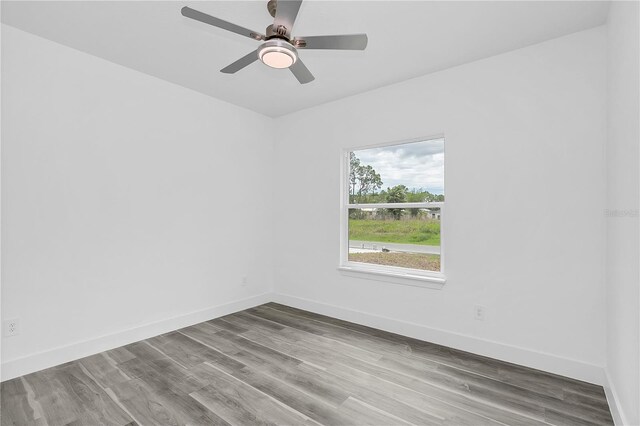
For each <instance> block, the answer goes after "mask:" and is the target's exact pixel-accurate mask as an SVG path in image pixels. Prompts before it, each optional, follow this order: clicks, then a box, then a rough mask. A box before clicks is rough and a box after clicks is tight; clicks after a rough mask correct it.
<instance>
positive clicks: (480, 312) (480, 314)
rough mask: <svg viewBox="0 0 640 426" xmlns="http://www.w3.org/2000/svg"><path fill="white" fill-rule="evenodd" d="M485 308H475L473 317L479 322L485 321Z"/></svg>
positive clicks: (477, 306) (478, 306)
mask: <svg viewBox="0 0 640 426" xmlns="http://www.w3.org/2000/svg"><path fill="white" fill-rule="evenodd" d="M484 310H485V308H484V306H480V305H476V306H474V307H473V315H474V317H475V319H477V320H478V321H484Z"/></svg>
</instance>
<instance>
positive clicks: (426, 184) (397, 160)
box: [354, 139, 444, 194]
mask: <svg viewBox="0 0 640 426" xmlns="http://www.w3.org/2000/svg"><path fill="white" fill-rule="evenodd" d="M354 153H355V154H356V156H357V157H358V158H359V159H360V163H361V164H363V165H370V166H371V167H373V168H374V169H375V170H376V172H378V173H379V174H380V177H381V179H382V182H383V184H384V186H383V188H384V189H386V188H387V187H393V186H396V185H405V186H406V187H408V188H409V189H420V188H422V189H426V190H427V191H429V192H431V193H434V194H444V139H434V140H429V141H422V142H414V143H408V144H403V145H394V146H387V147H381V148H369V149H362V150H356V151H354Z"/></svg>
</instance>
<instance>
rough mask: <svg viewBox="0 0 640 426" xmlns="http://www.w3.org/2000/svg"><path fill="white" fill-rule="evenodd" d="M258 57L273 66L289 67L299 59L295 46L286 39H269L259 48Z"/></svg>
mask: <svg viewBox="0 0 640 426" xmlns="http://www.w3.org/2000/svg"><path fill="white" fill-rule="evenodd" d="M258 57H259V58H260V60H261V61H262V63H264V64H265V65H267V66H270V67H271V68H289V67H290V66H291V65H293V64H295V63H296V61H297V60H298V54H297V52H296V49H295V47H293V46H292V45H291V44H289V43H287V42H286V41H284V40H268V41H266V42H264V43H263V44H262V46H260V47H259V48H258Z"/></svg>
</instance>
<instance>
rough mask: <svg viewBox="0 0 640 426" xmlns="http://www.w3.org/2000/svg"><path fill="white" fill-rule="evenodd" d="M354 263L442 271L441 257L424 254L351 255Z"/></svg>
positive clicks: (378, 253)
mask: <svg viewBox="0 0 640 426" xmlns="http://www.w3.org/2000/svg"><path fill="white" fill-rule="evenodd" d="M349 260H350V261H352V262H363V263H373V264H376V265H387V266H399V267H402V268H412V269H423V270H425V271H436V272H437V271H440V256H438V255H437V254H423V253H382V252H376V253H349Z"/></svg>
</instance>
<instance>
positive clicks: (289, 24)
mask: <svg viewBox="0 0 640 426" xmlns="http://www.w3.org/2000/svg"><path fill="white" fill-rule="evenodd" d="M301 3H302V0H269V2H268V3H267V10H268V11H269V14H270V15H271V16H273V18H274V20H273V24H271V25H269V26H268V27H267V29H266V31H265V33H266V35H265V34H261V33H258V32H255V31H251V30H249V29H247V28H244V27H241V26H239V25H236V24H232V23H231V22H227V21H224V20H222V19H220V18H216V17H214V16H211V15H207V14H206V13H203V12H200V11H197V10H195V9H191V8H190V7H186V6H185V7H183V8H182V11H181V12H182V15H183V16H185V17H187V18H191V19H195V20H196V21H200V22H204V23H205V24H209V25H213V26H214V27H218V28H222V29H223V30H227V31H231V32H234V33H236V34H240V35H243V36H245V37H249V38H251V39H253V40H256V41H261V42H262V44H261V45H260V46H259V47H258V48H257V49H256V50H254V51H253V52H251V53H249V54H247V55H245V56H243V57H242V58H240V59H238V60H237V61H235V62H234V63H232V64H231V65H228V66H226V67H225V68H223V69H221V70H220V71H221V72H223V73H226V74H234V73H236V72H238V71H240V70H241V69H243V68H244V67H246V66H248V65H250V64H252V63H253V62H255V61H257V60H258V59H260V60H261V61H262V62H263V63H264V64H265V65H268V66H270V67H272V68H289V69H290V70H291V72H292V73H293V75H294V76H295V77H296V78H297V79H298V81H299V82H300V83H301V84H306V83H309V82H311V81H313V80H314V78H315V77H314V76H313V74H311V72H310V71H309V70H308V69H307V67H306V66H305V65H304V63H303V62H302V60H301V59H300V58H299V57H298V49H337V50H364V49H365V48H366V47H367V35H366V34H347V35H325V36H309V37H292V35H291V31H292V29H293V24H294V22H295V20H296V16H297V15H298V10H300V4H301Z"/></svg>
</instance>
